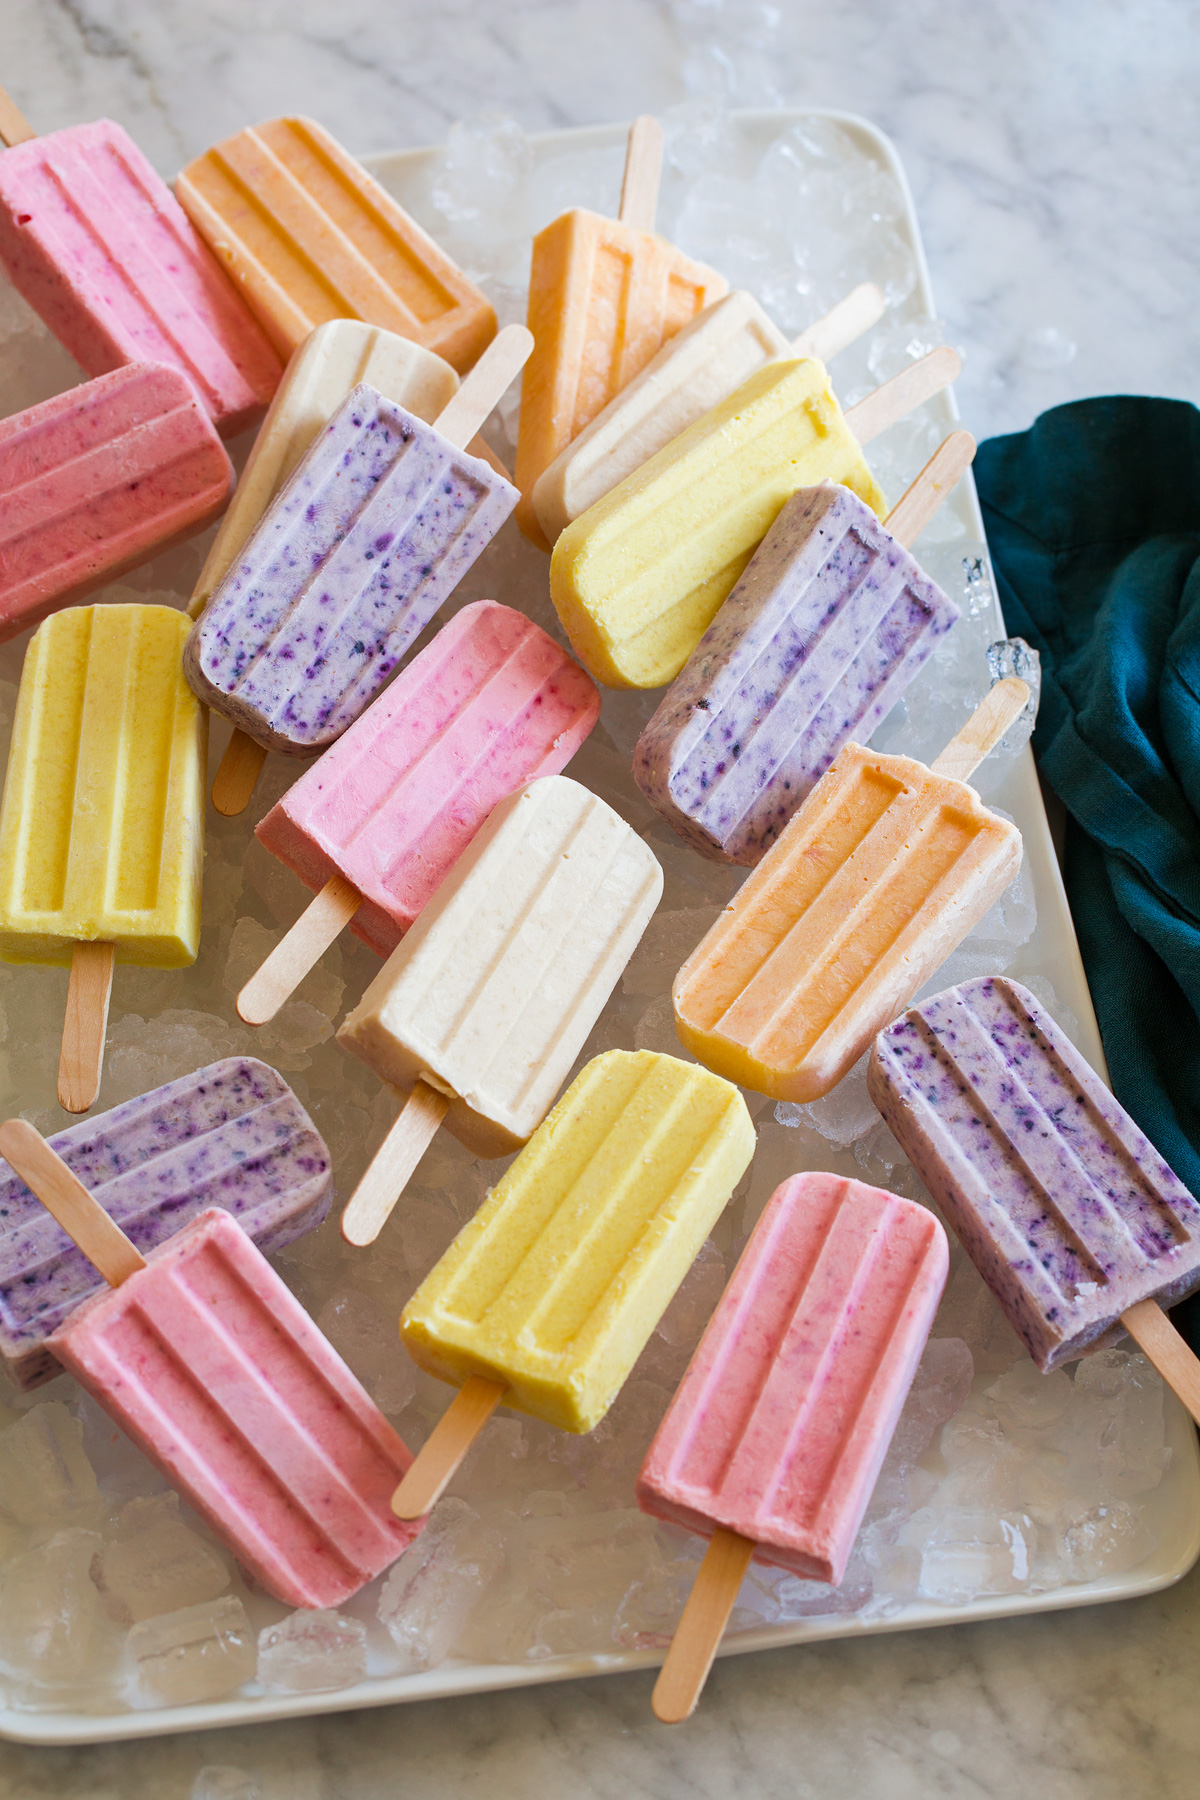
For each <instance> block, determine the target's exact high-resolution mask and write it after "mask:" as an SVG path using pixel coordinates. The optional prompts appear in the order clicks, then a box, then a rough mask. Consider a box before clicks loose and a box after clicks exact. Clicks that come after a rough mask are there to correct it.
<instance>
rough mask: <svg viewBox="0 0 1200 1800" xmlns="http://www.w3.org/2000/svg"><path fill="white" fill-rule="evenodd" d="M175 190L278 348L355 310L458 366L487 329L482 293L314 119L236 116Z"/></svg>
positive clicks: (474, 352) (462, 369)
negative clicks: (228, 132) (252, 120)
mask: <svg viewBox="0 0 1200 1800" xmlns="http://www.w3.org/2000/svg"><path fill="white" fill-rule="evenodd" d="M175 192H176V194H177V196H178V198H179V202H180V205H181V206H182V207H183V210H184V212H186V213H187V215H188V217H189V218H190V219H191V221H192V223H193V225H195V227H196V229H197V231H199V233H200V235H201V236H202V237H203V238H205V239H207V241H208V243H209V244H210V246H211V247H212V249H213V251H214V252H215V253H216V256H217V258H218V260H219V261H220V262H221V263H222V264H223V265H224V266H225V268H226V269H227V270H228V272H229V274H230V275H231V276H232V277H233V281H234V284H235V285H236V287H237V288H238V291H239V292H240V293H241V294H242V296H243V298H244V299H245V300H246V302H247V304H248V305H249V306H250V308H251V310H252V311H253V312H254V313H256V314H257V316H258V318H259V319H260V320H261V322H262V324H263V327H264V329H265V330H266V332H267V335H268V336H269V337H270V339H271V340H272V342H273V343H274V345H275V347H276V349H278V350H279V351H281V352H282V354H283V355H284V356H285V357H287V356H290V355H291V354H292V351H293V350H295V348H296V346H297V345H298V344H300V343H302V342H303V340H304V339H305V338H306V337H307V336H308V334H309V332H310V331H312V330H313V329H314V328H315V327H316V326H318V325H322V324H324V323H325V322H326V320H329V319H362V320H363V321H365V323H367V324H369V325H382V326H383V327H384V329H385V330H387V331H394V332H396V333H398V335H399V336H400V337H406V338H412V340H413V341H414V343H417V344H420V345H421V346H422V348H423V349H426V350H433V351H436V352H437V354H438V355H439V356H443V357H445V359H446V361H447V362H448V363H450V364H451V365H452V366H453V367H454V368H455V369H457V370H458V371H459V373H460V374H465V373H466V371H467V370H468V369H469V368H470V367H471V365H472V363H474V362H475V361H476V359H477V358H478V357H479V356H480V355H481V354H482V352H483V351H484V350H486V348H487V346H488V345H489V344H490V343H491V341H492V339H493V338H494V337H495V335H496V315H495V313H494V312H493V310H492V306H491V302H490V301H489V300H487V299H486V298H485V296H484V295H483V294H482V293H481V292H480V290H479V289H478V288H477V287H476V286H475V284H474V282H471V281H468V280H467V277H466V276H465V275H464V274H463V272H462V270H461V269H460V268H459V267H458V265H457V264H456V263H455V262H453V261H452V260H451V259H450V257H448V256H447V255H446V253H445V251H444V250H441V249H439V248H438V246H437V244H435V243H434V241H433V239H432V238H431V237H429V236H428V235H427V233H425V232H424V231H422V230H421V227H420V226H419V225H418V224H417V222H416V220H415V219H411V218H410V217H409V216H408V214H407V213H406V212H405V211H404V209H403V207H401V206H399V205H397V203H396V201H395V200H393V199H392V197H391V195H390V194H389V193H388V192H387V190H386V189H385V188H382V187H381V186H380V185H379V183H378V182H377V181H376V180H375V179H374V177H373V176H371V175H368V173H367V171H366V170H365V169H364V168H363V166H362V164H361V163H360V162H358V161H357V160H356V159H355V158H354V157H353V156H351V155H350V154H349V153H348V151H346V150H344V149H343V148H342V146H341V145H340V144H339V143H338V141H337V139H336V138H334V137H331V136H330V134H329V132H328V131H326V130H325V128H324V126H322V125H318V124H317V122H316V120H315V119H304V118H292V119H270V120H268V121H267V122H266V123H265V124H262V125H252V126H248V127H247V129H246V130H245V131H239V132H238V133H237V134H236V135H235V136H234V137H231V138H225V139H224V141H223V142H222V143H219V144H215V145H214V146H213V148H212V149H211V150H206V151H205V153H204V155H203V156H198V157H196V159H195V161H194V162H190V163H189V164H188V166H187V168H186V169H184V171H183V173H182V174H181V175H180V176H179V178H178V180H177V181H176V183H175Z"/></svg>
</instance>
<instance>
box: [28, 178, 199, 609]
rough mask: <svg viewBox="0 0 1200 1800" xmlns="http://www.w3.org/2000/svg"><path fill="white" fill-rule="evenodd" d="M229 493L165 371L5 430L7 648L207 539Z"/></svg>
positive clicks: (90, 393)
mask: <svg viewBox="0 0 1200 1800" xmlns="http://www.w3.org/2000/svg"><path fill="white" fill-rule="evenodd" d="M3 166H4V164H3V158H0V170H2V169H3ZM232 485H233V468H232V466H231V464H230V461H229V458H228V456H226V454H225V450H224V448H223V446H222V444H221V440H220V438H219V437H218V436H217V434H216V432H215V431H214V429H213V427H212V424H211V422H210V421H209V418H208V415H207V413H206V412H205V411H204V409H203V408H202V407H201V405H200V403H199V401H198V400H197V398H196V392H195V389H194V388H193V387H192V384H191V382H190V381H189V380H188V379H187V377H186V376H185V375H182V374H181V373H180V372H179V370H178V369H172V368H168V367H166V366H164V365H163V364H161V363H131V364H129V365H128V366H127V367H124V368H118V369H114V370H113V371H112V373H111V374H109V375H100V376H98V377H97V379H96V380H95V381H88V382H85V383H84V384H83V385H82V386H81V387H77V388H71V389H69V390H68V391H67V392H66V393H65V394H56V395H55V396H54V398H53V399H50V400H43V401H42V402H41V403H40V404H39V405H37V406H31V407H29V408H28V409H27V410H26V411H25V412H21V413H15V414H14V415H13V416H12V417H11V418H8V419H3V420H0V642H3V641H4V640H6V639H7V638H10V637H15V635H16V634H17V632H19V631H24V630H26V629H27V627H28V626H30V625H36V624H37V623H38V622H39V621H40V620H41V619H44V618H45V617H46V615H47V613H50V612H54V611H56V610H57V608H58V607H60V606H67V605H70V604H71V602H72V601H75V600H81V599H83V598H84V596H85V595H87V594H90V593H93V592H94V591H95V589H96V588H100V587H103V586H104V585H105V583H106V582H109V581H113V580H115V579H116V577H117V576H118V575H123V574H124V573H125V571H126V570H128V569H136V568H137V567H138V566H139V565H140V564H141V563H144V562H148V561H149V559H150V558H151V557H152V556H156V555H157V554H158V553H159V551H160V550H166V549H169V548H170V546H171V545H173V544H178V543H182V542H183V540H184V539H185V538H189V537H191V536H193V535H194V534H195V533H196V532H198V531H202V530H203V529H204V527H205V526H206V525H210V524H211V523H212V521H213V520H214V519H215V518H217V517H218V516H219V514H220V512H221V510H222V508H223V507H224V506H225V503H226V501H227V500H228V498H229V491H230V488H231V487H232Z"/></svg>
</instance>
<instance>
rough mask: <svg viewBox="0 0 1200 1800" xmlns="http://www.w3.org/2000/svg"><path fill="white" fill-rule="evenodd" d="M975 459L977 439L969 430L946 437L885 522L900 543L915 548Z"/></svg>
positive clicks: (908, 547) (906, 489)
mask: <svg viewBox="0 0 1200 1800" xmlns="http://www.w3.org/2000/svg"><path fill="white" fill-rule="evenodd" d="M974 458H975V439H974V438H973V437H972V436H971V434H970V432H969V431H952V432H951V433H950V436H949V437H948V438H943V440H942V442H941V443H940V444H939V445H938V447H937V449H936V450H935V451H934V453H933V455H932V456H931V457H930V459H929V461H928V462H927V463H926V464H925V467H924V468H923V469H922V470H921V473H920V474H919V475H918V476H917V478H916V480H915V481H914V482H912V483H911V484H910V486H908V487H907V488H905V490H904V492H903V494H901V496H900V498H899V500H897V502H896V504H895V506H893V508H892V510H891V512H890V513H889V514H888V516H887V518H886V519H885V520H884V521H883V522H884V524H885V525H886V526H887V528H888V530H889V531H890V532H891V534H892V536H893V537H894V538H895V540H896V542H897V543H898V544H903V545H904V546H905V548H906V549H911V548H912V546H913V545H914V544H915V543H916V541H917V539H918V538H919V537H920V535H921V533H922V532H923V531H924V529H925V527H926V526H927V525H928V523H929V521H930V519H932V517H933V515H934V513H935V512H936V511H937V509H938V507H939V506H940V505H941V504H942V501H943V500H944V499H945V498H946V496H947V494H949V492H950V490H951V488H952V487H953V486H954V484H955V482H956V481H958V480H960V478H961V477H962V476H963V475H964V474H965V472H966V471H967V470H968V469H969V468H970V466H971V464H972V462H973V461H974Z"/></svg>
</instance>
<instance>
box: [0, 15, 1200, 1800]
mask: <svg viewBox="0 0 1200 1800" xmlns="http://www.w3.org/2000/svg"><path fill="white" fill-rule="evenodd" d="M0 21H2V23H3V41H4V51H5V54H4V79H5V80H6V82H7V83H8V84H9V85H10V86H11V88H12V91H13V93H14V96H15V98H16V99H17V101H18V103H19V104H20V105H21V106H22V108H23V109H24V110H25V111H26V112H27V114H28V115H29V117H30V119H31V121H32V122H33V123H34V124H35V125H36V126H37V127H38V128H39V129H40V130H50V129H52V128H54V127H56V126H59V125H67V124H71V123H73V122H75V121H77V120H81V119H87V118H94V117H96V116H98V115H101V114H111V115H112V116H114V117H116V118H119V119H120V120H121V121H122V122H123V123H124V124H125V125H126V126H127V127H128V128H129V129H130V130H131V131H132V133H133V134H134V136H135V137H136V138H137V139H138V140H139V141H140V143H141V144H142V145H143V146H144V148H145V149H146V150H147V152H148V153H149V155H150V156H151V158H152V159H153V160H154V161H155V163H156V164H157V165H158V167H159V168H160V169H162V171H163V172H164V173H166V174H170V173H172V172H173V171H174V170H175V169H176V168H178V166H179V165H180V164H181V163H182V162H183V161H185V160H186V159H187V158H188V157H189V156H192V155H194V154H195V153H196V152H197V151H199V150H201V149H203V148H204V147H205V146H206V145H207V144H208V143H210V142H212V141H213V140H214V139H215V138H218V137H221V136H224V135H226V134H227V133H229V132H232V131H234V130H236V129H238V128H239V127H240V126H241V125H243V124H245V123H246V122H247V121H248V120H251V119H259V118H266V117H270V116H271V115H272V114H273V113H280V112H311V113H314V114H316V115H318V116H319V117H320V118H321V119H322V120H323V121H324V122H325V123H326V124H327V125H329V126H330V127H331V129H332V130H333V131H334V132H335V133H336V134H337V135H338V136H339V137H341V138H342V139H343V140H344V141H345V142H346V143H347V144H348V145H349V146H350V147H351V148H352V149H355V150H358V151H363V152H365V151H370V150H383V149H389V148H397V147H401V146H404V145H409V144H427V143H436V142H439V141H441V140H442V139H443V138H444V136H445V133H446V130H447V127H448V126H449V124H450V123H451V122H452V121H453V120H454V119H456V118H458V117H461V116H466V115H471V114H474V113H479V112H482V111H485V110H499V111H502V112H507V113H511V114H512V115H513V116H515V117H516V118H517V119H518V120H519V121H520V122H521V124H522V125H523V126H524V127H525V128H526V129H528V130H538V129H548V128H553V127H561V126H568V125H580V124H587V123H591V122H594V121H600V120H608V119H620V118H627V117H629V116H630V115H632V114H633V113H635V112H638V111H643V110H657V109H665V108H666V107H668V106H671V105H673V104H675V103H676V102H677V101H679V100H681V99H683V98H684V97H685V96H686V94H687V93H688V92H689V91H691V92H696V91H715V92H719V93H723V94H725V95H726V96H727V97H728V98H729V100H730V102H731V103H732V104H735V105H749V106H755V105H767V106H770V105H787V106H800V105H805V104H808V105H829V106H836V107H844V108H847V109H850V110H853V111H857V112H860V113H863V114H865V115H866V116H867V117H869V118H871V119H872V120H874V121H875V122H876V123H877V124H879V125H880V126H882V127H883V129H884V130H885V131H887V132H889V133H890V134H891V136H892V137H893V138H894V140H895V141H896V143H897V145H898V147H899V150H900V154H901V156H902V157H903V159H904V161H905V164H906V166H907V169H908V173H909V177H910V179H911V182H912V185H913V189H914V193H915V196H916V201H917V207H918V211H919V214H920V217H921V223H922V227H923V230H924V234H925V243H926V248H927V251H928V255H929V261H930V265H931V269H932V273H933V280H934V285H935V289H936V292H937V294H938V299H939V304H940V307H941V311H942V313H943V315H944V317H945V318H946V320H947V324H948V328H949V336H950V341H951V342H953V343H955V344H957V345H960V346H962V347H963V349H964V352H965V356H966V368H965V371H964V374H963V377H962V379H961V381H960V382H959V384H958V390H957V391H958V398H959V404H960V406H961V408H962V411H963V415H964V419H965V421H966V423H967V424H968V425H969V426H970V427H971V429H972V430H973V431H974V432H975V433H976V435H977V436H979V437H984V436H988V435H990V434H992V433H995V432H997V431H1006V430H1014V429H1020V428H1022V427H1024V426H1025V425H1027V424H1029V423H1030V422H1031V420H1032V419H1033V418H1034V417H1035V416H1036V415H1037V414H1038V413H1039V412H1041V411H1043V410H1044V409H1045V408H1046V407H1047V406H1051V405H1054V404H1056V403H1058V402H1060V401H1064V400H1069V399H1072V398H1076V397H1080V396H1084V395H1088V394H1094V393H1105V392H1114V391H1126V392H1137V393H1156V394H1166V395H1173V396H1176V397H1184V398H1188V399H1191V400H1194V401H1200V355H1198V354H1197V351H1198V350H1200V344H1198V342H1197V338H1198V334H1200V324H1198V319H1200V313H1198V311H1197V307H1196V299H1195V297H1196V294H1197V292H1200V268H1198V266H1197V265H1198V263H1200V247H1198V243H1197V238H1196V234H1195V231H1194V229H1193V228H1192V226H1194V219H1195V195H1196V192H1197V187H1198V177H1200V166H1198V165H1200V129H1198V127H1200V13H1198V12H1197V9H1196V7H1195V6H1194V5H1193V4H1191V3H1190V0H1137V3H1136V4H1134V0H1056V4H1055V5H1053V6H1046V5H1044V4H1043V3H1042V0H1004V3H1003V4H1001V3H1000V0H990V3H989V0H976V4H974V5H970V6H947V5H945V4H943V3H939V0H842V4H840V5H830V4H829V3H828V0H778V3H777V4H774V5H772V4H767V3H766V0H724V4H722V0H673V3H667V0H605V4H603V5H600V4H598V3H597V0H509V3H508V4H507V5H494V4H489V0H440V4H439V5H438V6H437V7H436V8H431V7H429V6H428V5H426V4H418V3H417V0H382V4H381V3H380V0H375V3H374V4H368V3H367V0H336V3H335V0H0ZM1189 222H1190V223H1189ZM1198 1669H1200V1570H1198V1571H1196V1572H1194V1573H1193V1575H1192V1576H1191V1577H1189V1578H1188V1579H1187V1580H1185V1581H1184V1582H1183V1583H1181V1584H1180V1586H1179V1587H1177V1588H1175V1589H1173V1590H1171V1591H1169V1592H1167V1593H1164V1594H1160V1595H1157V1596H1154V1597H1152V1598H1150V1599H1145V1600H1140V1601H1134V1602H1129V1603H1126V1604H1122V1605H1118V1606H1111V1607H1104V1608H1094V1609H1081V1610H1078V1611H1073V1612H1072V1611H1068V1612H1063V1613H1060V1614H1050V1615H1043V1616H1041V1617H1038V1618H1034V1619H1029V1620H1015V1621H1011V1622H1007V1623H999V1624H984V1625H974V1626H969V1627H967V1626H948V1627H946V1628H944V1629H940V1630H934V1631H928V1632H921V1633H910V1634H906V1635H898V1636H894V1637H881V1638H873V1639H871V1640H868V1641H865V1642H863V1643H853V1642H838V1643H831V1644H825V1645H821V1646H819V1647H816V1648H813V1649H802V1650H790V1651H780V1652H776V1653H772V1654H768V1655H758V1656H746V1657H736V1658H733V1659H730V1660H728V1661H726V1662H724V1663H722V1664H719V1665H718V1666H717V1668H716V1670H715V1672H714V1674H713V1677H712V1679H711V1680H710V1682H709V1685H708V1689H707V1691H706V1694H705V1697H704V1702H703V1706H702V1709H701V1711H700V1713H699V1714H698V1715H697V1717H696V1718H695V1720H693V1721H692V1722H691V1723H690V1724H689V1725H688V1726H686V1727H683V1728H678V1729H675V1730H673V1731H667V1730H665V1729H664V1728H663V1727H661V1726H656V1725H655V1724H654V1722H653V1720H652V1719H651V1716H650V1712H649V1693H650V1685H651V1682H650V1678H649V1677H648V1676H642V1675H637V1676H623V1677H612V1678H609V1679H606V1680H596V1681H588V1682H578V1683H569V1684H564V1685H561V1686H556V1687H545V1688H530V1689H526V1690H524V1691H520V1692H514V1693H507V1694H498V1695H490V1696H489V1695H484V1696H480V1697H476V1698H471V1699H465V1700H461V1701H441V1702H431V1703H428V1704H425V1705H420V1706H410V1707H396V1708H391V1709H384V1710H379V1711H374V1712H365V1713H360V1714H353V1715H340V1716H334V1717H331V1718H327V1719H315V1720H311V1721H308V1722H302V1723H298V1724H297V1723H292V1724H285V1725H278V1726H264V1727H259V1728H256V1729H254V1730H245V1731H237V1732H223V1733H213V1734H195V1735H192V1736H183V1737H177V1738H171V1739H163V1740H154V1741H149V1742H146V1743H138V1744H122V1745H115V1746H113V1747H111V1748H103V1749H94V1748H93V1749H79V1750H73V1751H45V1750H33V1749H24V1748H22V1747H19V1746H16V1745H9V1744H0V1800H34V1796H43V1795H44V1796H54V1800H118V1796H120V1797H122V1800H123V1797H124V1796H127V1795H130V1794H136V1795H147V1796H149V1795H153V1796H154V1797H155V1800H188V1797H189V1796H190V1795H191V1794H192V1792H193V1785H194V1783H195V1781H196V1778H197V1775H198V1773H199V1771H200V1770H201V1769H202V1767H204V1766H206V1765H208V1766H210V1767H211V1766H225V1767H226V1768H227V1769H228V1770H229V1772H230V1773H229V1776H228V1780H227V1783H226V1790H225V1796H224V1800H250V1796H251V1795H252V1794H253V1793H254V1792H255V1791H256V1787H255V1786H254V1785H252V1784H256V1786H257V1792H258V1793H259V1794H260V1795H261V1800H285V1797H286V1800H383V1796H385V1795H386V1796H387V1797H388V1800H396V1797H399V1796H402V1797H403V1800H467V1797H468V1796H475V1795H481V1794H484V1793H486V1794H487V1795H488V1796H489V1800H509V1796H512V1797H513V1800H517V1797H518V1796H519V1797H520V1800H541V1797H542V1796H549V1797H553V1800H575V1797H576V1796H579V1797H589V1800H590V1797H591V1796H595V1797H596V1800H609V1797H612V1800H618V1797H619V1800H642V1797H643V1796H644V1797H645V1800H727V1797H730V1796H734V1795H737V1796H741V1795H751V1794H752V1795H754V1796H756V1800H775V1797H776V1796H778V1797H779V1800H784V1796H786V1797H787V1800H833V1797H840V1796H843V1795H844V1796H848V1797H849V1796H852V1797H853V1800H910V1797H911V1800H930V1797H932V1796H938V1797H942V1796H945V1797H948V1800H976V1797H983V1796H988V1797H994V1800H1018V1797H1021V1800H1024V1796H1026V1795H1036V1796H1037V1800H1109V1797H1110V1796H1111V1797H1112V1800H1118V1797H1119V1800H1129V1797H1133V1800H1138V1797H1139V1796H1142V1795H1146V1796H1149V1795H1151V1794H1153V1795H1154V1796H1155V1800H1176V1796H1178V1797H1180V1800H1182V1796H1184V1795H1192V1794H1194V1793H1195V1792H1196V1791H1197V1788H1198V1787H1200V1712H1198V1711H1197V1709H1196V1706H1195V1702H1194V1694H1195V1684H1196V1678H1197V1676H1196V1671H1197V1670H1198ZM236 1771H242V1772H243V1774H244V1775H245V1776H246V1777H247V1780H246V1781H245V1782H243V1783H241V1784H240V1786H239V1783H238V1781H237V1779H236ZM210 1791H211V1792H212V1793H213V1794H214V1795H216V1794H218V1793H220V1792H221V1788H220V1786H219V1785H214V1786H213V1787H212V1788H211V1789H210Z"/></svg>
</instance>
